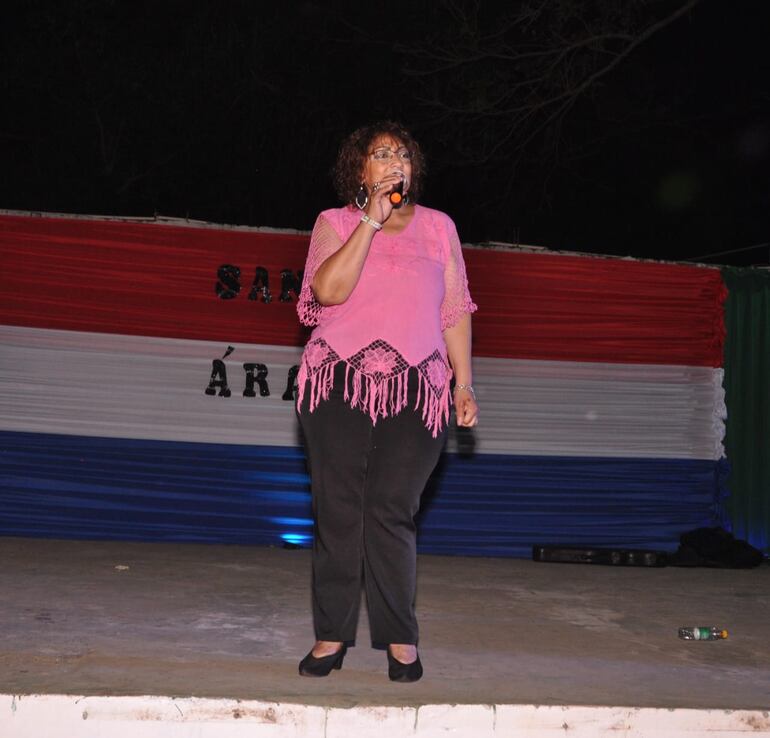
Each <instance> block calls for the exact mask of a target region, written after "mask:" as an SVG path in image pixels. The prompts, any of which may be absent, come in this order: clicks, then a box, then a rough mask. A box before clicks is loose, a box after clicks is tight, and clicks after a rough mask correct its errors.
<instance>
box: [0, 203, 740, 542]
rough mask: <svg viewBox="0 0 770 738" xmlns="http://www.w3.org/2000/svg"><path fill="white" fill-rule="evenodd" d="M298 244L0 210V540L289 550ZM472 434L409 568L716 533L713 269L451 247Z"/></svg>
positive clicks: (298, 523) (458, 440) (719, 459)
mask: <svg viewBox="0 0 770 738" xmlns="http://www.w3.org/2000/svg"><path fill="white" fill-rule="evenodd" d="M307 241H308V236H307V234H298V233H288V232H284V233H281V232H275V231H270V230H267V229H263V230H259V229H251V230H249V229H225V228H217V227H212V226H205V227H204V225H201V224H198V225H197V226H194V227H193V226H190V225H184V224H165V223H164V224H160V223H140V222H128V223H126V222H121V221H117V220H107V219H82V218H66V217H56V218H49V217H29V216H23V215H18V214H16V215H0V388H1V389H2V392H0V534H4V535H40V536H54V537H56V536H59V537H61V536H66V537H80V538H121V539H136V540H174V541H180V540H189V541H206V542H233V543H235V542H237V543H256V544H265V545H281V544H282V543H293V544H298V545H307V544H308V542H309V536H310V534H311V527H310V526H311V524H310V503H309V490H308V478H307V474H306V470H305V467H304V461H303V456H302V450H301V440H300V436H299V431H298V428H297V425H296V420H295V416H294V411H293V386H294V381H295V377H296V373H295V372H296V369H295V368H296V366H297V364H298V363H299V357H300V355H301V347H302V345H303V343H304V340H305V338H306V333H303V330H302V329H301V328H300V326H299V325H298V323H297V321H296V312H295V308H296V300H297V295H298V291H299V285H300V283H301V268H302V264H303V263H304V258H305V251H306V249H307ZM464 258H465V262H466V265H467V268H468V276H469V281H470V287H471V291H472V294H473V295H474V299H475V300H476V302H477V303H478V305H479V312H478V313H477V314H475V315H474V353H475V359H474V385H475V387H476V389H477V394H478V397H479V402H480V405H481V424H480V425H479V427H478V428H477V429H476V430H474V431H473V432H467V431H462V430H457V429H454V430H453V431H452V433H451V434H450V439H449V443H448V446H447V450H446V453H445V454H444V456H443V460H442V462H440V464H439V468H438V470H437V472H436V473H435V474H434V477H433V478H432V481H431V483H430V484H429V487H428V490H427V491H426V494H425V496H424V501H423V509H422V512H421V516H420V529H419V530H420V533H419V539H418V540H419V547H420V550H422V551H426V552H434V553H449V554H451V553H463V554H484V555H501V556H525V555H528V553H529V551H530V550H531V546H532V545H535V544H544V543H553V544H581V545H582V544H585V545H614V546H629V547H637V548H639V547H641V548H659V549H665V550H670V549H673V548H675V547H676V545H677V543H678V536H679V534H680V533H682V532H684V531H687V530H690V529H692V528H695V527H700V526H702V525H706V524H716V523H717V522H724V521H725V514H724V511H725V504H724V501H725V496H726V494H727V492H726V489H725V478H726V474H727V465H726V462H725V460H724V458H723V456H724V445H723V443H724V433H725V418H726V413H727V408H726V407H725V395H724V391H723V388H722V380H723V371H722V368H721V363H722V359H721V357H722V348H723V343H724V338H725V332H724V318H723V302H724V300H725V297H726V291H725V288H724V284H723V281H722V278H721V275H720V273H719V272H718V271H717V270H713V269H705V268H700V267H690V266H683V265H674V264H662V263H651V262H639V261H633V260H627V259H606V258H590V257H578V256H574V255H558V254H532V253H523V252H503V251H494V250H489V249H478V248H465V249H464Z"/></svg>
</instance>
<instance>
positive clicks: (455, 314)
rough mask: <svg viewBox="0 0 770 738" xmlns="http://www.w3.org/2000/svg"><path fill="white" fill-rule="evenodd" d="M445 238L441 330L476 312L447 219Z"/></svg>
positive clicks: (453, 230) (457, 240)
mask: <svg viewBox="0 0 770 738" xmlns="http://www.w3.org/2000/svg"><path fill="white" fill-rule="evenodd" d="M446 220H447V223H446V238H447V240H448V247H447V254H446V261H445V264H444V301H443V302H442V303H441V330H442V331H443V330H446V329H447V328H451V327H452V326H453V325H456V324H457V323H458V321H459V320H460V318H462V316H463V315H465V313H473V312H475V311H476V310H478V307H477V306H476V304H475V303H474V302H473V300H471V295H470V292H469V291H468V277H467V275H466V273H465V260H464V259H463V250H462V248H461V246H460V237H459V236H458V235H457V229H456V228H455V224H454V223H453V222H452V221H451V220H450V219H449V218H448V217H447V219H446Z"/></svg>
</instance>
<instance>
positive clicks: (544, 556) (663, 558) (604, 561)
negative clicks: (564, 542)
mask: <svg viewBox="0 0 770 738" xmlns="http://www.w3.org/2000/svg"><path fill="white" fill-rule="evenodd" d="M532 559H533V560H534V561H542V562H546V563H555V564H601V565H603V566H652V567H660V566H667V565H668V554H667V553H666V552H665V551H644V550H641V549H635V548H583V547H577V546H537V545H535V546H532Z"/></svg>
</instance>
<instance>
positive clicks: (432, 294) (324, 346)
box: [297, 205, 476, 437]
mask: <svg viewBox="0 0 770 738" xmlns="http://www.w3.org/2000/svg"><path fill="white" fill-rule="evenodd" d="M360 219H361V213H360V212H359V211H358V210H355V209H353V208H350V207H345V208H338V209H333V210H325V211H324V212H322V213H321V214H320V215H319V216H318V220H316V223H315V226H314V228H313V234H312V236H311V238H310V249H309V251H308V256H307V262H306V264H305V273H304V277H303V282H302V291H301V293H300V297H299V302H298V304H297V312H298V314H299V318H300V320H301V321H302V323H304V324H305V325H309V326H316V327H315V329H314V330H313V333H312V335H311V337H310V340H309V341H308V343H307V346H306V347H305V351H304V353H303V355H302V362H301V365H300V371H299V375H298V378H297V379H298V384H299V396H298V400H297V402H298V406H299V404H300V403H301V402H302V399H303V397H304V394H305V392H306V391H307V389H308V388H309V391H310V405H309V407H310V411H311V412H312V411H313V409H314V408H315V407H316V406H317V405H318V403H319V402H320V401H321V400H325V399H328V397H329V391H330V390H331V388H332V385H333V382H334V367H335V366H336V365H337V364H338V363H339V362H344V363H345V366H346V370H345V379H346V381H345V394H344V398H345V400H346V401H347V402H349V403H350V406H351V407H355V408H359V409H361V410H362V411H364V412H367V413H368V414H369V415H370V417H371V418H372V421H373V422H375V423H376V422H377V419H378V418H380V417H387V416H388V415H395V414H397V413H399V412H400V411H401V410H402V409H403V408H404V407H406V404H407V373H408V371H409V369H410V367H415V368H416V369H417V373H418V377H419V392H418V397H417V403H416V405H415V409H421V410H422V418H423V420H424V421H425V425H426V427H427V428H428V429H429V430H431V431H432V433H433V436H434V437H435V436H437V435H438V433H439V431H440V430H441V429H442V428H443V426H444V424H445V423H447V422H448V421H449V406H450V392H449V382H450V379H451V376H452V372H451V368H450V365H449V362H448V360H447V352H446V344H445V343H444V338H443V335H442V331H444V329H446V328H449V327H451V326H453V325H455V324H456V323H457V322H458V321H459V320H460V318H461V317H462V315H463V314H464V313H471V312H473V311H474V310H476V305H475V304H474V303H473V302H472V300H471V297H470V294H469V293H468V280H467V277H466V275H465V262H464V261H463V255H462V249H461V248H460V239H459V238H458V236H457V230H456V228H455V225H454V223H453V222H452V220H451V219H450V218H449V216H447V215H445V214H444V213H442V212H440V211H438V210H433V209H431V208H426V207H422V206H420V205H415V212H414V216H413V217H412V220H411V221H410V222H409V223H408V225H407V226H406V228H405V229H404V230H403V231H401V233H399V234H397V235H388V234H386V233H383V232H382V231H379V232H377V233H376V234H375V236H374V239H373V240H372V243H371V246H370V249H369V254H368V255H367V258H366V262H365V263H364V267H363V270H362V271H361V276H360V278H359V280H358V283H357V284H356V286H355V288H354V289H353V291H352V292H351V294H350V296H349V297H348V299H347V300H346V301H345V302H344V303H342V304H340V305H332V306H329V307H324V306H322V305H321V304H320V303H318V301H317V300H316V299H315V297H314V295H313V292H312V290H311V289H310V284H311V282H312V281H313V276H314V275H315V272H316V270H317V269H318V268H319V267H320V266H321V264H323V262H324V261H325V260H326V259H327V258H328V257H329V256H330V255H331V254H333V253H334V252H335V251H337V250H338V249H339V248H341V247H342V245H343V244H344V243H345V241H347V239H348V238H349V237H350V234H351V233H352V232H353V230H354V229H355V228H356V226H357V225H358V223H359V221H360ZM351 375H352V383H351V382H350V379H351ZM351 385H352V391H351V390H350V387H351Z"/></svg>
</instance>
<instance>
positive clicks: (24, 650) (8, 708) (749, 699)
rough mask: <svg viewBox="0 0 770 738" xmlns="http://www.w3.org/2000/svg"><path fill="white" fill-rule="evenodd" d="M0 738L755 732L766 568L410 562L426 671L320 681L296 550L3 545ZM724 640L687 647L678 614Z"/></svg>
mask: <svg viewBox="0 0 770 738" xmlns="http://www.w3.org/2000/svg"><path fill="white" fill-rule="evenodd" d="M0 560H2V564H3V565H2V567H0V592H1V593H2V599H1V600H0V626H1V627H0V736H2V738H27V736H29V737H30V738H31V737H33V736H34V738H45V737H46V736H60V735H61V736H67V738H79V737H80V736H83V738H86V737H90V736H110V738H121V736H132V737H134V736H138V737H140V738H141V737H144V736H147V737H148V738H150V737H152V738H154V736H163V737H164V738H167V737H169V736H174V737H176V736H179V737H180V738H182V737H184V738H187V737H188V736H189V737H190V738H193V737H195V738H198V737H200V736H203V737H207V736H217V738H229V736H242V735H244V736H245V735H249V736H262V735H265V736H268V735H269V736H275V737H276V738H283V737H284V736H292V737H294V736H296V737H297V738H299V737H301V736H326V737H327V738H331V737H332V736H346V737H347V736H352V735H366V736H367V737H368V736H379V735H383V736H384V735H387V736H388V738H394V737H395V736H399V735H405V736H407V735H409V736H411V735H414V736H434V735H435V736H439V735H441V736H448V735H454V736H464V735H471V736H473V738H482V737H483V736H556V735H560V736H564V735H567V736H573V737H574V736H581V737H582V736H605V735H606V736H629V737H630V736H656V738H660V737H662V736H669V735H670V736H675V735H683V736H684V735H686V736H708V735H719V736H721V737H722V738H725V737H728V736H739V735H740V736H746V735H770V713H769V712H768V710H770V662H769V661H768V656H770V645H769V644H770V618H768V614H770V587H769V586H768V585H770V566H767V565H763V566H762V567H760V568H758V569H753V570H748V571H727V570H707V569H675V568H664V569H636V568H612V567H599V566H585V565H563V564H538V563H535V562H532V561H524V560H516V559H489V558H461V557H439V556H421V557H420V561H419V593H418V602H417V608H418V613H419V616H420V622H421V641H420V651H421V655H422V659H423V663H424V664H425V670H426V674H425V677H424V678H423V680H422V681H420V682H417V683H416V684H412V685H400V684H392V683H391V682H389V681H388V679H387V675H386V663H385V655H384V653H383V652H382V651H378V650H374V649H371V648H370V647H369V635H368V627H367V624H366V612H365V608H362V613H361V620H360V627H359V634H358V641H357V646H356V647H355V648H353V649H350V651H349V652H348V655H347V657H346V659H345V664H344V666H343V668H342V670H341V671H339V672H334V673H333V674H332V675H330V676H329V677H328V678H326V679H304V678H300V677H298V676H297V673H296V669H297V662H298V661H299V659H300V658H301V657H302V656H303V655H304V654H305V652H306V651H307V650H308V648H309V647H310V645H311V643H312V627H311V622H310V613H309V568H310V557H309V552H308V551H305V550H283V549H269V548H258V547H245V546H203V545H189V544H175V543H164V544H155V543H153V544H148V543H129V542H114V541H111V542H93V541H91V542H88V541H58V540H40V539H23V538H0ZM711 624H714V625H719V626H723V627H726V628H728V629H729V630H730V631H731V637H730V638H729V639H728V640H727V641H722V642H715V643H694V642H684V641H680V640H679V639H678V638H677V632H676V631H677V627H678V626H681V625H711Z"/></svg>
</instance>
